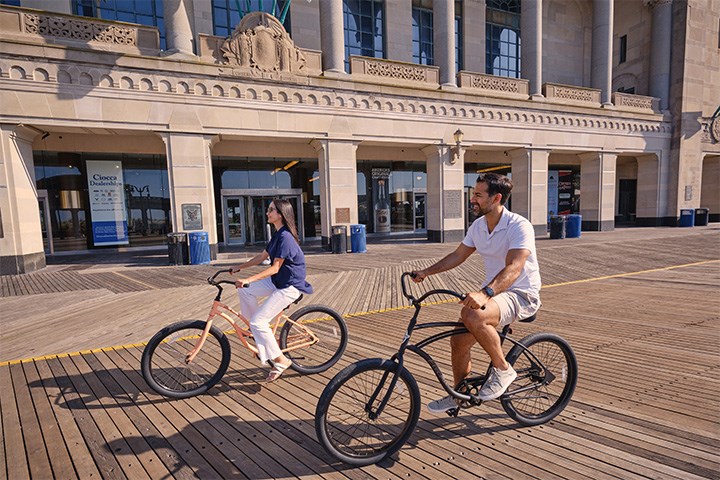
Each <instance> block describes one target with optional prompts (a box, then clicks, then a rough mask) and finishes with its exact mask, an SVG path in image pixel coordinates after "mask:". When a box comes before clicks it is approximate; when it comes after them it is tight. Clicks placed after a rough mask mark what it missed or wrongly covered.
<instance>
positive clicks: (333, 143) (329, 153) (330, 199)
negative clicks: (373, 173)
mask: <svg viewBox="0 0 720 480" xmlns="http://www.w3.org/2000/svg"><path fill="white" fill-rule="evenodd" d="M311 145H312V146H313V147H315V150H317V152H318V171H319V174H320V230H321V232H322V233H321V235H322V238H321V241H322V246H323V247H325V248H328V249H329V248H330V236H331V233H332V232H331V230H330V229H331V227H332V226H333V225H346V226H347V227H348V228H347V234H348V235H349V234H350V224H353V223H357V222H358V193H357V157H356V151H357V146H358V144H357V142H355V141H351V140H328V139H318V140H313V141H312V142H311ZM348 245H349V243H348Z"/></svg>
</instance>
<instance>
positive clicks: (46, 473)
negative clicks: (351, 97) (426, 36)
mask: <svg viewBox="0 0 720 480" xmlns="http://www.w3.org/2000/svg"><path fill="white" fill-rule="evenodd" d="M598 238H600V237H598ZM603 238H604V239H605V240H603V241H597V242H592V241H586V242H584V243H583V242H577V243H574V244H571V243H557V242H556V243H549V242H548V243H543V244H541V245H540V246H539V250H540V253H539V256H540V260H541V268H542V273H543V284H544V288H543V292H542V296H543V303H544V306H543V309H542V311H541V314H540V315H539V319H538V321H536V322H535V323H533V324H521V325H517V326H516V328H515V334H514V336H515V337H516V338H520V337H523V336H525V335H527V334H530V333H532V332H536V331H551V332H554V333H557V334H560V335H561V336H563V337H564V338H566V339H567V340H568V341H569V342H570V343H571V344H572V346H573V348H574V349H575V352H576V354H577V356H578V361H579V369H580V370H579V371H580V376H579V384H578V388H577V390H576V393H575V396H574V397H573V401H572V402H571V404H570V405H569V407H568V408H567V409H566V410H565V412H563V414H562V415H561V416H559V417H558V418H556V419H555V420H553V421H552V422H550V423H548V424H546V425H543V426H540V427H534V428H525V427H518V426H517V425H516V424H515V423H514V422H513V421H511V420H510V419H509V418H508V417H507V416H506V415H505V414H504V411H503V410H502V408H501V407H500V405H499V403H498V402H490V403H489V404H487V405H484V406H483V407H481V408H476V409H473V410H467V411H464V412H463V413H462V414H461V415H460V416H459V417H458V418H448V417H439V416H433V415H431V414H430V413H428V412H427V411H425V410H423V412H422V414H421V418H420V422H419V423H418V427H417V429H416V431H415V432H414V434H413V435H412V437H411V438H410V441H409V442H408V444H407V445H406V446H405V447H404V448H403V449H402V450H401V451H400V452H399V453H398V454H396V455H395V456H394V458H392V459H390V460H388V461H386V462H384V463H383V464H381V465H375V466H371V467H365V468H362V469H357V468H350V467H348V466H346V465H343V464H341V463H339V462H337V461H335V460H334V459H333V458H332V457H330V456H329V455H328V454H327V453H325V452H324V450H323V449H322V447H321V446H320V445H319V444H318V442H317V440H316V438H315V432H314V410H315V405H316V402H317V398H318V396H319V394H320V392H321V391H322V389H323V388H324V386H325V385H326V384H327V383H328V381H329V379H330V378H331V377H332V376H333V375H335V374H336V373H337V372H338V371H339V369H340V368H343V367H344V366H346V365H348V364H349V363H351V362H353V361H356V360H359V359H362V358H369V357H389V356H390V355H391V354H392V353H393V351H394V350H395V348H396V347H397V345H398V344H399V343H400V341H401V339H402V335H403V331H404V328H405V327H406V324H407V320H408V318H409V315H410V310H408V309H405V308H403V305H404V302H402V301H401V298H400V294H399V290H398V289H399V284H398V276H399V272H400V271H402V270H404V269H409V268H407V267H408V266H407V265H403V264H402V262H401V261H399V260H398V259H400V258H402V259H403V260H404V261H409V262H410V264H411V265H413V266H421V265H423V264H425V263H427V262H428V261H429V260H423V258H427V257H431V256H439V255H442V250H441V249H440V248H439V247H437V246H433V245H428V246H417V247H414V248H413V251H412V252H411V253H410V254H408V253H407V252H405V251H402V247H401V246H398V247H395V248H396V249H395V250H393V249H392V248H387V249H384V250H383V251H382V252H379V253H377V254H376V255H369V256H367V257H364V262H357V261H356V259H355V258H354V257H357V256H340V257H342V259H341V260H342V261H340V259H337V260H336V258H337V256H318V257H317V258H310V257H309V260H308V263H309V266H310V268H311V270H313V269H314V270H313V272H314V273H313V274H312V277H311V281H312V282H313V284H314V285H315V286H316V290H317V291H318V293H317V294H316V295H314V296H313V297H314V298H312V302H313V303H329V304H332V305H333V306H334V307H335V308H337V309H338V310H340V311H342V312H344V313H346V314H348V315H347V322H348V326H349V330H350V344H349V346H348V349H347V351H346V354H345V356H344V357H343V359H342V360H341V361H340V362H339V364H338V365H336V366H335V367H333V368H332V369H331V370H330V371H329V372H326V373H325V374H320V375H311V376H300V375H298V374H296V373H294V372H289V373H287V374H286V375H285V376H284V377H283V379H282V380H281V381H279V382H276V383H274V384H271V385H266V384H264V383H263V382H262V380H263V379H264V377H265V375H266V372H267V371H266V369H264V368H260V367H259V366H258V365H257V362H255V361H254V360H252V359H251V357H250V355H248V353H247V352H246V351H245V350H243V349H242V348H240V346H239V345H238V342H236V341H234V342H233V352H234V358H233V362H232V363H231V365H230V369H229V370H228V373H227V374H226V376H225V378H224V379H223V382H222V383H221V384H220V385H218V386H217V387H215V388H213V389H212V390H211V391H210V392H208V394H206V395H202V396H199V397H196V398H192V399H188V400H173V401H169V400H166V399H163V398H161V397H158V396H157V395H155V394H153V393H152V392H151V391H150V390H149V389H148V388H147V386H146V385H145V383H144V381H143V379H142V377H141V376H140V374H139V371H138V370H139V357H140V355H141V352H142V346H118V347H109V346H111V345H130V344H133V343H135V342H136V339H135V338H134V336H133V335H139V336H142V338H144V339H145V340H146V339H147V338H149V336H150V335H149V334H148V331H149V332H154V331H155V330H157V329H158V328H159V326H161V325H164V324H167V323H170V322H171V321H174V320H176V319H177V318H183V317H187V316H189V317H200V318H202V317H203V316H204V315H203V314H204V312H205V310H206V309H207V305H208V304H209V302H210V300H211V294H212V289H211V288H210V287H203V288H197V287H193V286H191V283H190V282H191V281H192V280H194V281H195V282H196V283H195V285H197V281H198V280H201V279H202V278H204V277H205V276H207V273H208V271H210V270H211V269H210V267H200V268H195V267H193V268H185V269H184V270H183V269H182V268H180V269H177V270H178V272H175V270H176V269H175V268H171V267H166V268H161V269H142V268H138V269H127V270H118V269H113V270H111V271H110V270H108V271H96V272H94V273H90V272H87V273H85V274H84V275H111V274H112V275H115V274H116V273H120V274H122V275H123V276H127V277H129V278H130V279H131V281H132V282H136V283H138V282H142V283H144V284H147V285H150V286H151V287H143V288H142V289H140V288H139V287H138V288H137V289H136V290H122V289H120V288H118V291H117V292H116V291H112V290H111V289H109V288H107V285H105V284H103V280H102V277H99V278H100V280H97V282H96V283H94V284H93V285H94V286H95V287H96V288H90V289H82V288H71V287H70V286H68V289H67V290H65V291H63V292H55V293H42V294H30V293H24V294H13V295H7V296H6V297H5V298H3V299H0V308H2V312H3V317H5V315H6V312H7V313H8V314H9V315H8V317H7V318H3V320H2V325H3V327H4V328H3V333H2V337H1V343H0V346H1V347H2V348H0V354H1V355H2V356H3V358H2V359H4V360H14V359H17V358H27V357H30V356H38V355H47V357H45V358H34V359H29V360H26V361H22V362H19V361H10V362H5V363H2V364H0V419H1V422H0V426H1V429H2V435H1V436H0V438H1V439H2V440H1V441H2V444H1V445H0V451H2V452H3V454H2V455H0V478H10V479H24V478H62V479H65V478H130V479H135V478H172V477H177V478H254V479H269V478H298V477H301V478H332V479H335V478H338V479H340V478H351V479H361V478H362V479H365V478H378V479H381V478H382V479H385V478H390V479H400V478H405V479H407V478H420V479H423V478H426V479H438V478H459V479H463V478H508V479H518V478H548V479H551V478H552V479H555V478H567V479H576V478H594V479H605V478H620V479H628V478H676V479H696V478H720V473H718V472H720V454H718V451H720V424H719V423H718V420H719V419H720V395H718V394H720V380H719V378H720V377H718V375H717V372H718V370H719V369H720V354H718V352H720V298H719V296H718V295H717V293H718V291H719V290H720V261H718V248H717V247H718V244H719V243H720V242H719V240H720V236H719V235H718V233H717V232H716V231H713V230H705V231H702V232H694V233H692V234H690V233H688V234H686V235H684V236H682V237H678V236H676V231H672V234H671V235H669V236H663V235H656V236H655V237H654V238H645V239H643V238H636V239H623V241H612V238H613V237H603ZM608 238H610V239H611V240H607V239H608ZM679 238H681V239H682V240H681V241H678V239H679ZM423 249H425V250H423ZM445 249H446V250H447V246H445ZM345 262H347V264H346V265H343V263H345ZM352 262H356V263H352ZM88 270H93V269H88ZM95 270H101V269H95ZM69 271H72V270H69ZM69 271H66V273H68V272H69ZM56 273H61V271H59V272H56ZM46 274H47V275H50V276H51V275H53V272H46ZM135 275H137V276H135ZM118 278H123V277H122V276H120V277H118ZM482 278H483V273H482V265H481V264H479V263H475V262H472V263H469V264H467V265H465V266H463V268H462V269H461V270H458V271H457V272H455V273H453V274H445V275H442V276H438V277H434V278H433V279H432V280H433V284H432V286H433V287H441V286H443V287H449V288H453V289H458V290H467V289H468V288H470V286H471V285H476V284H477V282H478V281H479V280H478V279H480V280H481V279H482ZM156 280H157V281H158V282H160V281H161V280H162V282H166V283H156ZM124 281H125V280H117V282H118V283H117V285H125V284H124V283H123V282H124ZM185 281H187V282H188V284H187V285H185V284H180V285H178V284H179V283H180V282H185ZM173 282H176V283H174V284H173ZM6 284H9V282H6ZM72 284H73V283H72V282H70V283H69V284H68V285H72ZM108 285H111V284H110V283H108ZM160 285H163V286H162V287H161V286H160ZM164 285H168V286H164ZM97 287H99V288H97ZM18 291H20V290H18ZM21 293H22V292H21ZM229 298H231V297H229ZM166 303H170V304H171V305H170V306H168V307H167V308H166V313H165V314H162V315H149V314H148V312H147V311H144V310H147V309H152V308H157V307H158V305H164V304H166ZM307 303H309V301H308V302H307ZM32 304H35V307H36V309H37V310H38V312H37V313H29V314H28V315H26V316H25V317H23V316H21V315H19V314H20V313H21V312H24V311H26V310H27V308H28V306H29V305H32ZM40 304H41V305H42V308H39V307H38V305H40ZM194 304H199V306H198V307H194V306H191V305H194ZM39 310H42V312H40V311H39ZM368 311H373V312H374V313H362V312H368ZM457 312H458V308H457V306H456V305H453V304H440V305H435V306H430V307H427V308H426V309H424V310H423V317H422V318H424V319H427V320H437V319H448V318H450V319H452V318H454V317H455V316H456V315H457ZM196 313H197V315H196ZM201 313H203V314H201ZM16 316H17V317H18V318H15V317H16ZM35 320H37V321H38V322H39V321H41V320H42V321H44V322H45V323H34V321H35ZM141 323H143V324H141ZM43 326H47V327H48V329H47V330H40V329H41V328H42V327H43ZM128 333H132V335H128ZM419 338H421V337H420V336H417V337H416V338H415V340H418V339H419ZM109 341H111V342H109ZM23 345H24V349H23ZM105 346H108V348H99V347H105ZM59 348H65V349H64V350H57V349H59ZM448 348H449V347H448V346H447V345H440V346H439V347H438V349H437V350H433V351H432V352H431V353H433V354H434V355H435V357H436V360H439V361H440V362H441V365H442V367H443V372H444V373H445V374H446V375H449V365H448V363H447V358H446V357H444V356H443V353H442V350H443V349H448ZM84 349H85V350H86V351H84V352H80V350H84ZM476 350H479V349H476ZM30 351H33V352H37V354H36V353H32V354H27V353H28V352H30ZM63 351H64V352H77V353H73V354H70V355H67V354H61V355H50V354H56V353H60V352H63ZM7 352H11V353H7ZM476 355H477V362H476V364H478V365H483V364H484V362H483V359H482V355H481V354H480V352H477V353H476ZM2 359H0V360H2ZM407 362H408V368H409V369H410V371H411V372H412V373H413V374H414V376H415V377H416V379H417V380H418V382H419V384H420V390H421V392H422V400H423V402H428V401H430V400H433V399H434V398H437V397H438V396H441V395H442V393H441V391H440V390H439V389H438V385H437V381H436V380H435V378H434V376H433V374H432V372H431V370H430V369H429V368H428V367H427V365H425V364H424V363H421V362H422V361H421V360H420V359H419V358H417V357H415V356H412V355H409V356H408V358H407Z"/></svg>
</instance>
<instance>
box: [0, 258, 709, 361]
mask: <svg viewBox="0 0 720 480" xmlns="http://www.w3.org/2000/svg"><path fill="white" fill-rule="evenodd" d="M718 262H720V260H704V261H702V262H694V263H684V264H682V265H672V266H670V267H660V268H651V269H649V270H639V271H637V272H627V273H616V274H614V275H605V276H602V277H593V278H586V279H583V280H572V281H570V282H561V283H553V284H551V285H543V287H542V288H543V289H545V288H553V287H564V286H566V285H574V284H577V283H587V282H597V281H599V280H608V279H611V278H620V277H630V276H633V275H642V274H644V273H652V272H662V271H667V270H675V269H678V268H687V267H694V266H697V265H706V264H708V263H718ZM130 280H132V279H130ZM135 281H136V280H135ZM456 301H457V300H455V299H453V300H441V301H438V302H428V303H423V305H444V304H447V303H452V302H456ZM409 308H413V306H412V305H404V306H402V307H391V308H385V309H381V310H369V311H367V312H354V313H347V314H345V315H343V317H345V318H351V317H363V316H365V315H373V314H376V313H386V312H392V311H397V310H407V309H409ZM234 332H235V330H228V331H227V332H225V333H234ZM145 345H147V342H143V343H133V344H131V345H117V346H113V347H102V348H94V349H92V350H81V351H79V352H72V353H58V354H54V355H45V356H42V357H32V358H24V359H21V360H9V361H5V362H0V367H5V366H8V365H16V364H18V363H27V362H35V361H42V360H51V359H54V358H61V357H73V356H77V355H87V354H92V353H98V352H106V351H112V350H124V349H128V348H139V347H144V346H145Z"/></svg>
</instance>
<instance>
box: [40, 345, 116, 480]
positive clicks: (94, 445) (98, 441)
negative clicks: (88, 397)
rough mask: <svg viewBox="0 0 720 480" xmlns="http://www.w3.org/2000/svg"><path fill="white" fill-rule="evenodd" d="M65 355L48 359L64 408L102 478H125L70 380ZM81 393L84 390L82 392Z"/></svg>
mask: <svg viewBox="0 0 720 480" xmlns="http://www.w3.org/2000/svg"><path fill="white" fill-rule="evenodd" d="M67 363H68V361H67V357H65V359H64V360H62V359H60V358H54V359H51V360H49V361H48V365H49V366H50V369H51V371H52V372H53V376H54V377H55V382H56V383H57V385H58V387H60V389H61V390H62V392H63V397H64V399H65V401H66V403H65V405H66V408H71V409H72V413H73V416H74V417H75V421H76V422H77V426H78V428H79V430H80V432H81V433H82V436H83V439H84V441H85V444H86V446H87V448H88V450H89V451H90V455H92V457H93V459H94V460H95V464H96V465H97V468H98V470H99V472H100V475H101V476H102V477H103V478H113V479H115V478H117V479H124V478H126V477H125V475H124V474H123V472H122V468H121V467H120V465H119V464H118V462H117V460H116V459H115V456H114V455H113V454H112V453H111V452H110V451H109V450H108V449H107V442H106V441H105V439H104V438H103V435H102V432H101V430H100V428H99V427H98V425H96V424H95V421H94V420H93V418H92V415H91V414H90V412H89V411H88V410H87V408H86V407H85V402H84V401H83V399H82V397H81V396H80V393H81V392H78V390H77V389H76V387H75V386H74V385H73V382H72V375H71V374H69V373H67V372H66V371H65V369H64V367H63V364H67ZM82 394H83V395H85V394H86V392H82Z"/></svg>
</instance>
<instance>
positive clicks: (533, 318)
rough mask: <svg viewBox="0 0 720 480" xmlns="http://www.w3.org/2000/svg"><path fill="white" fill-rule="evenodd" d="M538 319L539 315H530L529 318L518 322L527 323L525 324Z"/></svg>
mask: <svg viewBox="0 0 720 480" xmlns="http://www.w3.org/2000/svg"><path fill="white" fill-rule="evenodd" d="M536 318H537V313H533V314H532V315H530V316H529V317H527V318H520V319H518V322H525V323H529V322H534V321H535V319H536Z"/></svg>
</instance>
